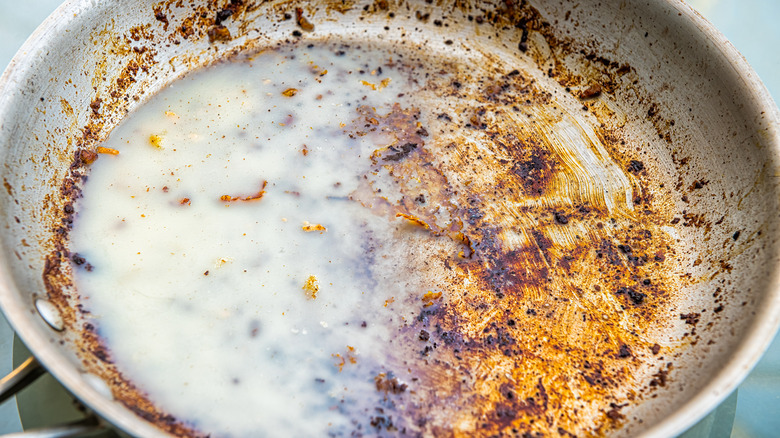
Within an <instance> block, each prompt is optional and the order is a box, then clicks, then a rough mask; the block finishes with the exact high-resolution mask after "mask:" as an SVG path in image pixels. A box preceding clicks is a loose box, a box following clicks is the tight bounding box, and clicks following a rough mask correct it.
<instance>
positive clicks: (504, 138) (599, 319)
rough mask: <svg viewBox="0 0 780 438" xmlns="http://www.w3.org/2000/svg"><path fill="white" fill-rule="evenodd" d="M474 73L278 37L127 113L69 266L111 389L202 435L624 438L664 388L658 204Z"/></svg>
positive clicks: (455, 65)
mask: <svg viewBox="0 0 780 438" xmlns="http://www.w3.org/2000/svg"><path fill="white" fill-rule="evenodd" d="M470 56H472V57H473V59H469V60H467V61H468V62H463V61H464V60H450V61H448V60H447V59H446V57H444V56H442V57H441V58H440V59H439V60H438V61H437V60H432V59H429V58H425V57H424V56H423V55H420V51H419V50H417V48H415V47H409V48H408V49H407V52H403V51H402V52H399V49H398V48H397V47H396V48H393V50H389V49H388V48H386V47H384V46H382V45H381V44H376V45H367V44H365V43H363V44H362V45H349V44H331V43H313V44H309V43H303V42H299V43H297V44H296V43H288V44H285V45H280V46H277V47H273V48H268V49H267V50H264V51H261V52H258V53H253V54H251V55H241V56H238V57H234V58H233V59H231V60H230V61H229V62H223V63H220V64H217V65H214V66H211V67H209V68H206V69H203V70H200V71H197V72H194V73H191V74H189V75H188V76H186V77H185V78H183V79H181V80H179V81H177V82H175V83H173V84H171V85H170V86H169V87H168V88H166V89H164V90H163V91H161V92H160V93H159V94H158V95H156V96H155V97H153V98H152V99H151V100H150V101H149V102H148V103H146V104H145V105H144V106H143V107H142V108H141V109H140V110H138V111H136V112H135V113H133V114H131V115H130V116H129V117H128V118H127V120H125V121H124V122H123V123H122V124H121V125H120V126H119V127H118V128H116V129H115V130H114V132H113V133H112V134H111V136H110V138H109V139H108V140H107V141H106V142H105V144H104V146H103V147H104V148H110V150H111V151H115V152H116V153H113V152H112V153H110V154H101V155H100V157H99V159H98V160H97V161H96V162H95V163H94V164H93V165H92V166H91V169H90V174H89V181H88V182H87V183H86V184H85V185H84V187H83V198H81V199H79V200H78V201H77V203H76V206H75V209H76V215H75V217H76V219H75V222H74V225H73V230H72V233H71V240H70V248H69V249H70V251H71V253H73V254H75V256H74V257H73V258H72V260H74V265H73V270H74V276H75V283H76V287H77V289H78V292H79V294H80V295H81V297H82V300H81V302H82V305H83V310H84V311H85V314H86V315H87V317H88V318H90V321H91V324H93V325H94V327H95V330H96V332H97V333H98V334H99V336H100V339H101V340H102V342H103V344H104V345H105V355H107V357H108V358H109V359H108V360H109V361H110V362H111V363H112V364H114V366H116V368H117V369H118V370H119V372H121V375H122V376H123V378H124V379H127V380H128V381H130V382H132V383H133V385H135V386H136V387H137V388H138V389H139V390H140V391H141V392H142V393H143V394H144V397H145V398H146V399H147V400H148V401H149V402H150V403H152V404H154V406H156V407H157V408H158V409H160V410H161V411H164V412H166V413H168V414H170V415H171V416H173V417H174V418H176V419H177V421H179V422H181V424H184V425H186V427H188V428H190V430H192V431H193V433H194V434H203V435H206V434H210V435H211V436H220V437H222V436H265V435H268V436H272V435H280V434H281V435H284V436H375V435H382V436H387V435H397V436H495V435H499V434H504V435H518V436H526V435H524V434H528V435H527V436H537V435H536V434H544V435H554V436H557V435H562V436H588V435H603V434H607V433H609V432H610V431H611V430H614V429H616V428H618V427H619V425H620V424H621V421H622V420H623V419H624V416H625V414H624V413H625V412H626V410H627V409H630V407H629V406H630V405H632V404H634V403H639V402H640V400H641V398H642V397H643V395H644V394H646V393H647V392H648V391H651V390H652V389H653V388H654V387H656V386H658V385H659V384H663V383H665V381H666V378H665V376H666V373H667V371H668V370H666V369H663V368H659V363H658V361H656V355H658V354H659V352H661V351H664V350H665V347H666V343H668V336H664V330H665V328H666V327H665V326H664V325H663V323H662V322H661V321H663V319H662V318H659V317H658V315H664V314H667V313H669V312H670V309H671V308H672V306H673V305H674V302H675V296H674V291H675V290H677V289H679V287H680V286H681V282H682V281H683V280H681V279H680V278H682V277H680V276H679V275H678V274H679V272H678V271H679V269H677V268H676V266H677V256H676V250H675V241H674V239H673V238H672V237H670V236H669V235H668V231H667V229H666V228H665V227H664V224H666V223H668V221H669V217H667V214H666V213H664V212H663V211H664V210H663V208H662V207H663V205H664V203H665V202H666V199H665V198H664V196H663V195H661V194H659V195H657V196H655V197H654V196H652V195H651V194H650V191H649V190H648V187H650V185H652V184H658V183H657V182H655V181H653V179H652V178H651V177H650V176H649V172H648V170H647V169H646V166H645V165H644V164H643V163H642V162H640V161H637V160H633V161H632V160H628V161H626V162H620V161H619V160H625V158H624V157H623V156H621V157H620V158H618V157H615V156H613V155H611V154H610V152H609V151H608V149H607V148H606V147H605V145H604V144H603V141H605V140H604V139H603V137H604V135H603V132H602V131H595V130H594V128H593V127H592V124H593V121H592V119H590V118H589V117H591V116H590V115H588V114H587V113H586V112H583V111H582V110H581V108H580V107H581V106H582V104H581V103H580V102H578V101H577V99H576V98H575V97H573V96H571V95H569V94H565V93H561V94H560V95H554V94H551V93H549V92H545V91H542V90H543V89H545V88H546V87H542V86H541V85H540V81H545V80H547V78H544V76H543V75H541V74H540V73H539V72H538V71H533V70H530V69H528V70H520V69H517V68H516V66H511V65H504V64H503V63H502V62H500V61H497V60H495V59H491V60H489V62H488V60H485V59H482V58H481V57H484V56H487V55H480V54H479V53H476V52H475V53H473V54H471V55H470ZM548 89H549V88H548ZM592 94H593V95H594V96H596V95H597V93H592ZM105 150H109V149H105ZM656 187H657V185H656ZM86 312H89V313H86ZM659 375H663V376H664V379H662V380H663V381H661V380H659V377H658V376H659ZM659 382H660V383H659ZM627 407H628V408H627Z"/></svg>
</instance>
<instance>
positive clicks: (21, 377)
mask: <svg viewBox="0 0 780 438" xmlns="http://www.w3.org/2000/svg"><path fill="white" fill-rule="evenodd" d="M45 372H46V369H45V368H43V366H42V365H41V364H40V363H39V362H38V360H36V359H35V358H34V357H33V356H30V357H29V358H28V359H27V360H26V361H24V362H23V363H22V364H21V365H19V366H18V367H16V369H15V370H13V371H11V372H10V373H8V375H7V376H5V377H3V379H2V380H0V403H2V402H4V401H6V400H8V399H9V398H10V397H13V396H14V395H16V393H17V392H19V391H21V390H22V389H24V388H26V387H27V385H29V384H30V383H32V382H34V381H35V380H36V379H37V378H38V377H41V376H42V375H43V374H44V373H45Z"/></svg>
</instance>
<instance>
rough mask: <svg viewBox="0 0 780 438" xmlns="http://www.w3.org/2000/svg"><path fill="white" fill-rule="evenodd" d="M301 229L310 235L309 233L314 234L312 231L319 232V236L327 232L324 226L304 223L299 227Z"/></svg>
mask: <svg viewBox="0 0 780 438" xmlns="http://www.w3.org/2000/svg"><path fill="white" fill-rule="evenodd" d="M301 229H302V230H303V231H305V232H307V233H311V232H314V231H319V232H320V234H322V233H324V232H326V231H328V229H327V228H325V226H323V225H321V224H310V223H308V222H304V223H303V226H302V227H301Z"/></svg>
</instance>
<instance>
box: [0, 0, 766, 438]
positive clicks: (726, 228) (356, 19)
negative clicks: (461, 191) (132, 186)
mask: <svg viewBox="0 0 780 438" xmlns="http://www.w3.org/2000/svg"><path fill="white" fill-rule="evenodd" d="M223 3H224V4H223ZM296 8H302V12H303V14H305V16H306V17H308V18H307V20H309V22H310V23H311V24H313V25H314V33H315V34H316V35H318V37H330V38H346V37H349V38H356V39H360V38H368V39H371V38H380V37H381V38H385V39H389V40H391V41H401V40H407V41H411V42H414V43H417V44H420V45H423V46H426V45H428V47H432V48H435V50H432V51H434V52H435V51H436V50H440V51H443V52H442V53H451V54H455V55H456V56H457V55H461V54H463V53H466V52H468V50H470V49H472V48H474V49H475V50H479V51H482V52H486V53H495V54H497V55H496V56H498V55H500V56H504V57H506V56H509V57H511V58H512V59H513V60H516V61H517V63H518V65H522V66H523V67H524V68H525V69H526V70H528V71H533V72H536V73H535V74H537V75H538V77H539V78H542V77H546V78H547V79H544V80H542V79H539V83H541V84H542V85H540V87H542V88H543V89H546V90H549V92H550V93H561V94H564V93H566V94H567V95H568V96H569V97H567V99H570V100H571V101H573V102H581V103H582V105H584V106H585V107H586V109H588V110H589V111H591V112H594V113H595V114H596V115H595V117H596V119H597V120H602V121H603V120H607V121H609V120H613V121H614V118H616V117H617V118H619V119H620V127H621V133H622V134H623V135H624V137H623V138H625V139H629V140H630V141H629V144H630V145H631V146H633V149H634V150H633V151H628V152H626V151H621V150H620V149H615V150H611V151H610V153H611V154H612V159H614V160H616V161H620V160H621V159H624V158H621V157H622V156H621V157H619V155H620V154H623V153H626V154H627V155H626V156H631V154H635V153H637V151H638V150H640V149H641V150H642V151H644V153H646V155H647V156H649V157H652V158H651V159H648V162H652V163H653V165H652V166H648V167H651V169H647V171H652V172H654V174H655V175H657V177H658V178H659V179H658V180H659V181H668V182H671V184H672V185H674V186H675V187H674V189H673V190H672V191H671V193H673V194H675V195H679V198H670V201H669V202H668V203H667V210H665V213H664V214H667V215H668V218H669V223H668V224H667V226H668V230H669V233H670V234H669V235H670V236H674V238H676V239H679V242H681V243H680V245H681V247H683V248H685V252H684V254H682V255H681V256H680V260H683V261H685V262H684V263H683V264H682V265H681V266H680V267H679V274H680V275H679V277H680V278H681V280H680V282H679V283H678V284H679V290H676V291H674V293H675V294H678V295H679V297H680V299H679V300H678V301H675V302H674V305H673V306H671V307H670V308H669V311H668V312H667V313H666V314H658V315H655V318H658V321H660V322H659V323H658V326H659V327H662V328H663V330H664V334H665V336H667V337H668V339H669V342H670V344H674V348H668V349H665V350H664V354H665V356H666V357H665V359H664V360H663V367H661V368H657V369H656V371H657V373H656V374H655V375H654V377H653V376H650V377H648V379H647V382H646V383H647V384H648V385H649V386H652V387H653V388H652V391H649V392H648V393H647V395H646V396H645V397H642V400H641V402H638V403H636V404H634V405H633V406H632V407H631V408H630V410H626V411H622V413H620V414H619V415H620V420H621V421H620V422H619V426H617V427H615V428H614V430H612V429H608V431H609V433H610V434H614V435H615V436H637V435H644V436H659V437H660V436H671V435H673V434H675V433H679V432H681V431H683V430H685V429H686V428H687V427H689V426H690V425H691V424H693V423H694V422H695V421H697V420H698V419H699V418H701V417H702V416H704V415H705V414H706V413H707V412H708V411H709V410H710V409H712V408H713V407H714V406H716V405H717V404H718V403H719V402H720V401H722V400H723V399H724V398H725V397H726V396H727V395H728V394H729V393H730V392H731V391H732V390H733V389H734V388H735V387H736V386H737V385H738V384H739V382H740V381H741V380H742V378H743V377H744V376H745V375H746V374H747V373H748V371H749V370H750V368H751V367H752V366H753V364H754V363H755V362H756V361H757V360H758V358H759V357H760V356H761V354H762V352H763V351H764V349H765V348H766V347H767V345H768V343H769V342H770V340H771V339H772V337H773V335H774V333H775V331H776V330H777V327H778V324H779V323H780V288H779V287H778V286H780V285H778V272H777V269H778V263H777V262H778V250H779V249H780V247H779V244H778V236H780V233H778V231H779V230H778V225H780V223H779V220H778V214H777V211H778V199H780V197H779V196H778V195H780V190H779V189H780V188H779V187H778V184H777V173H778V168H777V165H778V152H779V151H780V113H779V112H778V109H777V107H776V106H775V105H774V103H773V102H772V100H771V98H770V97H769V94H768V92H767V91H766V89H765V88H764V86H763V85H762V84H761V83H760V81H759V80H758V78H757V77H756V75H755V73H753V71H752V70H751V69H750V67H749V66H748V65H747V64H746V63H745V61H744V60H743V58H742V57H741V56H740V55H739V54H738V53H737V52H736V50H735V49H734V48H733V47H732V46H731V45H730V44H729V43H728V42H727V41H725V39H724V38H723V36H722V35H720V34H719V33H718V32H717V31H716V30H715V29H714V28H713V27H712V26H711V25H710V24H708V23H707V22H705V21H704V20H703V19H702V18H701V17H700V16H698V15H697V14H696V13H695V12H693V11H692V10H691V9H690V8H689V7H687V6H686V5H685V4H683V3H682V2H680V1H671V0H670V1H660V0H658V1H655V0H654V1H649V2H642V3H639V2H625V1H610V2H596V1H592V2H591V1H588V2H580V3H577V4H571V3H569V2H565V1H555V0H535V1H531V2H530V4H528V3H526V2H524V1H523V2H516V1H513V0H505V1H498V0H496V1H487V0H486V1H477V0H475V1H466V2H452V4H450V3H448V2H424V1H420V2H415V1H411V0H410V1H383V0H378V1H375V2H360V1H348V0H345V1H341V0H339V1H324V0H323V1H311V2H300V3H298V2H288V1H267V2H256V3H255V2H236V3H232V4H231V3H226V2H193V3H192V4H186V5H185V4H184V3H183V2H175V1H167V2H151V1H149V2H147V1H138V2H118V3H117V2H88V1H73V2H68V3H66V4H65V5H63V6H62V7H61V8H60V9H58V10H57V11H56V12H55V13H54V14H53V15H52V16H51V17H50V18H49V19H48V20H47V21H46V22H45V23H44V24H43V25H42V26H41V27H40V28H39V29H38V30H37V31H36V33H35V34H34V35H33V36H32V37H31V38H30V40H29V41H28V42H27V43H26V44H25V46H24V47H23V48H22V49H21V51H20V52H19V53H18V54H17V56H16V57H15V58H14V60H13V61H12V63H11V65H10V66H9V68H8V70H7V71H6V72H5V74H4V75H3V77H2V80H0V141H1V142H0V145H1V149H0V150H2V153H3V162H4V166H3V168H2V176H3V182H4V186H5V190H4V191H3V192H2V193H1V194H0V206H1V208H0V210H1V211H2V214H0V223H1V224H2V227H0V229H1V230H2V231H0V240H2V252H0V257H1V258H2V262H1V263H0V269H2V276H1V278H2V282H1V283H0V286H1V287H0V304H1V305H2V308H3V311H4V312H5V314H6V316H7V318H8V320H9V322H10V323H11V324H12V326H13V327H14V329H15V330H16V331H17V333H18V334H19V335H20V337H21V338H22V339H23V340H24V342H25V343H26V344H27V345H28V346H29V348H30V349H31V351H33V353H34V354H35V356H36V358H37V359H38V360H39V361H40V362H41V363H42V364H43V365H44V366H45V367H46V368H47V369H48V370H49V371H50V372H51V373H52V374H54V376H55V377H56V378H57V379H58V380H60V381H61V382H62V383H63V384H64V385H65V386H66V387H67V388H68V389H70V390H71V391H72V392H73V393H74V394H75V395H76V396H77V397H78V398H79V399H80V400H82V401H83V402H84V403H85V404H86V405H88V406H89V407H90V408H92V409H93V410H95V411H96V412H97V413H99V414H100V415H101V416H102V417H103V418H105V419H107V420H108V421H110V422H111V423H113V424H115V425H117V426H118V427H120V428H121V429H123V430H125V431H127V432H128V433H131V434H132V435H136V436H156V435H165V434H166V433H167V434H182V433H189V432H192V431H190V430H188V429H186V428H182V427H180V425H178V424H177V423H176V421H175V419H170V418H167V417H166V416H165V415H164V412H159V411H157V410H156V409H157V408H156V407H155V406H152V405H150V404H148V401H146V400H144V399H143V397H142V396H139V391H138V390H137V389H135V388H133V387H132V385H129V386H128V382H121V381H119V380H121V379H119V380H118V379H116V376H117V374H116V371H115V370H112V369H111V366H109V365H106V364H105V363H103V362H101V361H100V360H99V354H96V348H97V347H96V346H97V345H99V340H96V339H95V335H94V333H92V332H90V330H89V329H88V328H85V327H84V321H83V315H81V314H80V312H79V311H78V308H77V307H76V306H77V304H78V295H77V291H75V290H74V289H73V288H72V284H71V282H70V281H69V277H68V275H67V267H65V266H64V264H63V263H62V261H63V260H64V259H63V257H65V255H64V254H65V253H64V251H66V248H65V247H64V246H63V241H62V237H61V233H62V230H63V229H64V228H67V223H66V222H67V218H68V215H67V211H66V209H65V205H66V203H67V201H68V199H69V197H71V196H72V195H73V192H72V188H73V187H72V185H73V184H75V185H76V186H77V185H78V184H79V175H80V174H81V173H80V172H81V170H79V169H76V171H75V172H74V168H73V167H72V166H73V165H74V162H75V163H76V164H77V165H78V164H83V162H84V161H89V157H90V153H91V152H90V151H92V150H94V148H95V146H96V145H97V144H99V142H100V141H101V140H102V139H104V138H105V137H106V135H107V134H108V133H109V132H110V131H111V128H112V127H113V126H115V125H116V124H117V123H118V122H119V121H120V120H122V118H123V117H124V116H125V115H126V114H127V112H129V111H132V110H133V109H134V108H136V107H137V106H138V105H139V104H140V103H142V102H143V101H144V99H146V98H147V97H149V96H150V95H152V94H154V93H155V92H156V91H158V90H160V89H161V88H162V87H163V86H164V85H165V84H168V83H170V82H171V81H172V80H174V79H175V78H177V77H180V76H181V75H183V74H185V73H186V72H187V71H188V70H191V69H194V68H197V67H199V66H203V65H206V64H209V63H211V62H213V61H214V60H217V59H219V58H221V57H224V56H225V55H226V54H229V53H233V52H237V51H241V50H249V49H253V48H261V47H263V46H264V45H267V44H269V43H271V42H273V41H278V40H281V39H285V38H291V37H293V32H295V31H298V33H300V27H302V26H301V23H296V22H295V21H296V20H295V16H296ZM227 9H229V10H231V14H230V20H226V21H225V22H224V23H217V22H216V21H215V18H216V16H217V15H216V14H217V12H218V11H220V10H227ZM285 14H287V15H286V16H285ZM438 16H446V17H447V20H448V26H447V27H442V26H440V25H439V24H440V23H439V24H437V21H438V20H436V17H438ZM388 23H392V25H393V30H392V31H390V32H384V31H383V29H384V27H385V26H386V25H387V24H388ZM303 27H308V24H306V25H305V26H303ZM305 30H308V29H305ZM296 37H297V36H296ZM443 42H446V44H442V43H443ZM447 51H451V52H447ZM465 58H467V57H466V56H464V59H465ZM594 84H598V86H596V87H594ZM594 98H598V99H600V100H599V101H598V102H602V103H603V105H602V104H600V103H598V102H595V101H594V100H593V99H594ZM572 99H573V100H572ZM591 120H592V119H591ZM596 128H598V127H596ZM596 128H594V129H596ZM603 141H604V142H608V139H607V140H603ZM85 151H86V152H85ZM627 162H628V163H631V161H627ZM642 166H644V164H643V165H642ZM633 170H636V171H640V170H644V168H642V169H640V168H639V167H637V166H636V165H635V166H634V168H633ZM63 221H65V222H63ZM60 274H61V275H60ZM691 279H695V281H694V280H691ZM688 280H691V281H688ZM42 315H43V317H42ZM44 318H45V319H46V320H44ZM47 321H48V322H47ZM648 357H649V356H648ZM653 360H655V359H653ZM653 379H654V380H653ZM106 381H108V382H106ZM653 382H654V383H653ZM603 414H604V415H607V416H609V415H608V413H603ZM624 414H625V415H624ZM616 415H617V414H613V415H612V416H616ZM605 433H606V432H605Z"/></svg>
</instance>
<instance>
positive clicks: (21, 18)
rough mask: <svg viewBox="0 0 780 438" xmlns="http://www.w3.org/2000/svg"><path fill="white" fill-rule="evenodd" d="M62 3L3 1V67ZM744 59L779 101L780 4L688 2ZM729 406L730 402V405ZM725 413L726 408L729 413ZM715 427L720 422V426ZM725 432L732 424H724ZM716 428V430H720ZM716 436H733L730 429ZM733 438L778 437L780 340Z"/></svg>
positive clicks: (754, 380)
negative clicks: (723, 35) (713, 25)
mask: <svg viewBox="0 0 780 438" xmlns="http://www.w3.org/2000/svg"><path fill="white" fill-rule="evenodd" d="M59 3H60V0H37V1H28V2H23V1H19V0H0V68H4V66H5V65H7V64H8V62H9V61H10V60H11V58H12V57H13V55H14V53H16V51H17V50H18V49H19V47H20V46H21V45H22V43H23V42H24V40H25V39H26V38H27V37H28V36H29V35H30V34H31V33H32V31H33V30H34V29H35V28H36V27H37V26H38V25H39V24H40V23H41V22H42V21H43V20H44V19H45V18H46V17H47V16H48V15H49V14H50V13H51V12H52V11H54V9H56V7H57V6H58V5H59ZM689 3H690V4H691V5H692V6H693V7H694V8H695V9H697V10H698V11H699V12H701V13H702V15H704V16H705V17H706V18H707V19H709V20H710V21H711V22H712V23H714V24H715V26H716V27H717V28H718V29H720V30H721V32H723V33H724V34H725V35H726V37H727V38H728V39H729V40H730V41H731V42H732V43H733V44H734V45H735V46H736V47H737V49H739V50H740V51H741V52H742V54H744V55H745V57H746V58H747V60H748V62H750V64H751V65H752V66H753V68H754V69H755V70H756V72H757V73H758V75H759V76H760V77H761V79H762V80H763V81H764V83H765V84H766V86H767V88H768V89H769V91H770V92H771V93H772V95H773V96H774V99H775V101H776V102H780V0H741V1H740V0H689ZM12 341H13V336H12V332H11V329H10V327H9V326H8V324H7V323H6V321H5V319H4V318H3V317H2V316H1V315H0V374H1V375H5V374H6V373H7V372H8V371H10V370H11V346H12ZM727 403H728V402H727ZM726 411H727V409H726ZM716 423H717V422H716ZM724 423H725V424H726V426H725V427H726V428H728V424H729V423H730V421H725V422H724ZM715 429H718V427H716V428H715ZM720 429H721V430H716V431H715V432H716V433H713V435H712V436H716V435H717V436H729V433H728V430H722V429H723V426H720ZM20 430H21V423H20V421H19V415H18V413H17V409H16V403H15V401H14V400H10V401H8V402H6V403H5V404H4V405H2V406H0V434H2V433H10V432H16V431H20ZM730 435H731V437H732V438H764V437H766V438H772V437H780V339H778V338H776V339H775V342H774V343H773V344H772V346H771V347H770V349H769V351H768V352H767V354H766V355H765V356H764V358H763V359H762V360H761V361H760V362H759V363H758V365H757V366H756V368H755V369H754V370H753V372H752V373H751V374H750V376H749V377H748V378H747V379H746V380H745V382H744V383H743V384H742V385H741V386H740V387H739V390H738V395H737V410H736V418H735V420H734V425H733V429H732V430H731V434H730Z"/></svg>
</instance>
